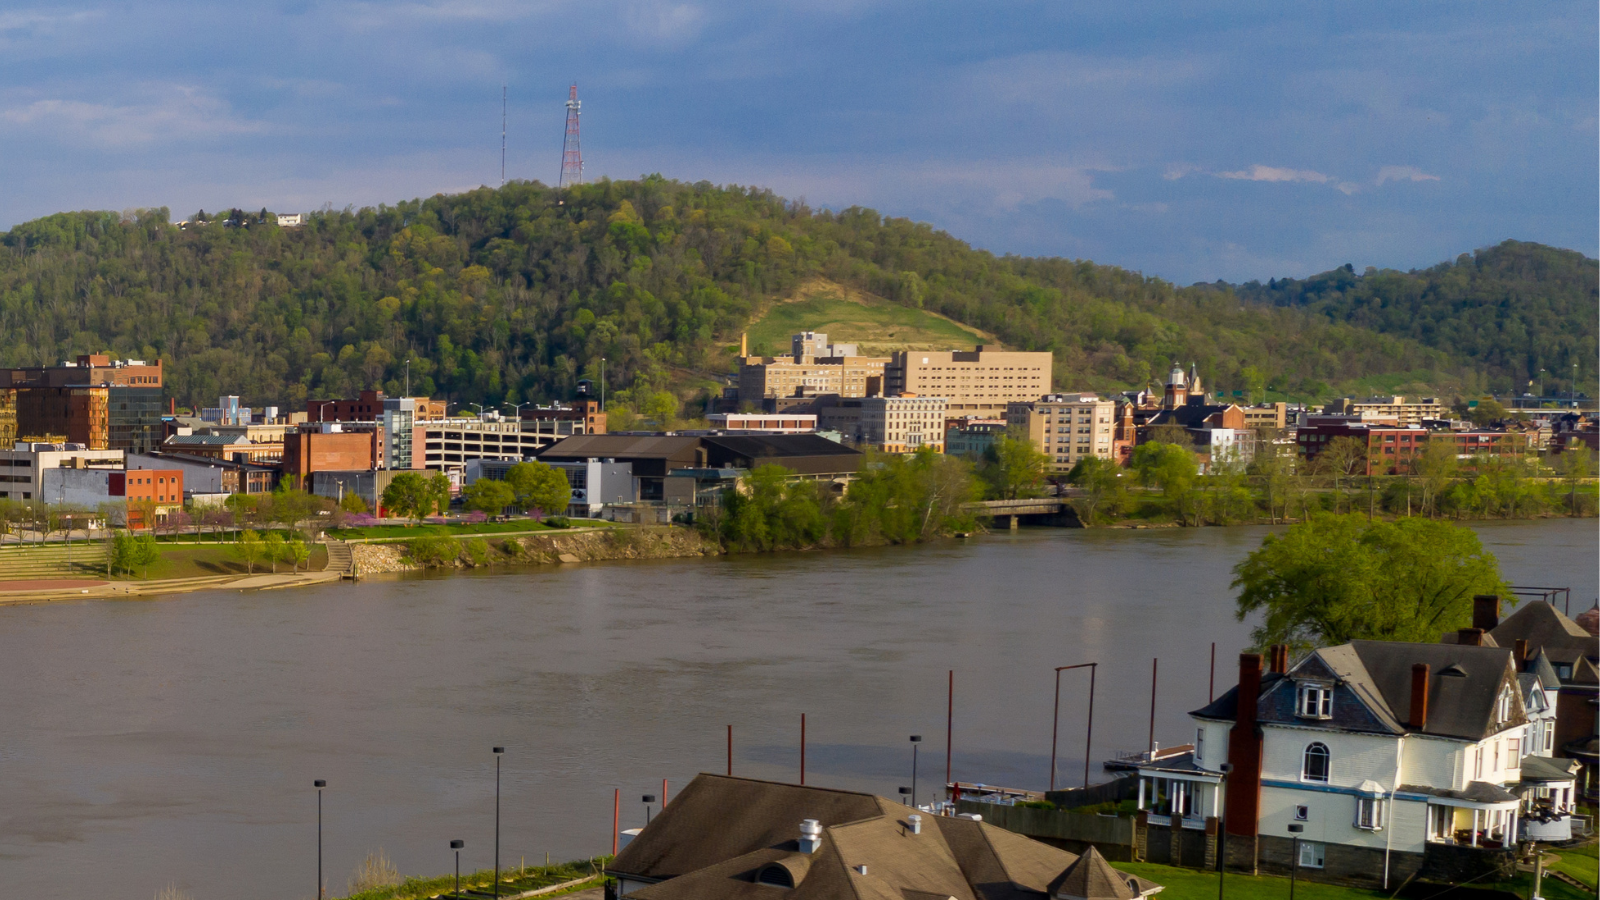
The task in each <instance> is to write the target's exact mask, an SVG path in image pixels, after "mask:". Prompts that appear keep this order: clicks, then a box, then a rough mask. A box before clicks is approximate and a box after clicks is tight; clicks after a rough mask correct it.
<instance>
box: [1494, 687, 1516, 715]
mask: <svg viewBox="0 0 1600 900" xmlns="http://www.w3.org/2000/svg"><path fill="white" fill-rule="evenodd" d="M1513 705H1514V704H1513V703H1512V698H1511V688H1510V687H1506V688H1502V689H1501V691H1500V701H1499V703H1497V704H1496V706H1495V714H1496V716H1497V717H1498V718H1496V719H1495V721H1497V722H1509V721H1511V709H1512V707H1513Z"/></svg>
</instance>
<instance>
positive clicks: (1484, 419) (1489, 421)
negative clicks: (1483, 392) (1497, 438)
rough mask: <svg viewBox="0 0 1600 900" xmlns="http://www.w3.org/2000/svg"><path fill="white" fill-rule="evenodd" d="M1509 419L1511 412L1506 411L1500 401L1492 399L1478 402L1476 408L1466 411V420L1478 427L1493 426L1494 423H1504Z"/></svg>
mask: <svg viewBox="0 0 1600 900" xmlns="http://www.w3.org/2000/svg"><path fill="white" fill-rule="evenodd" d="M1509 418H1511V411H1510V410H1508V409H1506V408H1505V406H1504V405H1503V404H1501V403H1500V401H1498V400H1493V399H1486V400H1479V401H1478V405H1477V406H1474V407H1471V408H1470V409H1468V410H1467V419H1468V420H1470V421H1471V422H1472V424H1474V425H1477V426H1479V427H1482V426H1484V425H1493V424H1494V423H1496V422H1504V421H1505V420H1506V419H1509Z"/></svg>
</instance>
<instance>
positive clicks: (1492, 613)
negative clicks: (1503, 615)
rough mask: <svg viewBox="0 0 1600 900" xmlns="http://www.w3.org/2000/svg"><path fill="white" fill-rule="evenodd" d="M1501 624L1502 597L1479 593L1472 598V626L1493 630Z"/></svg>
mask: <svg viewBox="0 0 1600 900" xmlns="http://www.w3.org/2000/svg"><path fill="white" fill-rule="evenodd" d="M1499 624H1500V598H1499V597H1498V596H1496V595H1494V594H1479V595H1477V596H1476V597H1473V598H1472V627H1473V628H1481V629H1483V630H1484V631H1493V630H1494V629H1495V626H1497V625H1499Z"/></svg>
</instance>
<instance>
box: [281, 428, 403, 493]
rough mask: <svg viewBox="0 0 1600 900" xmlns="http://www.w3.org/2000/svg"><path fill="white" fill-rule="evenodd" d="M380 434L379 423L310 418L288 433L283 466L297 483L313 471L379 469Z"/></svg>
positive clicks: (285, 440)
mask: <svg viewBox="0 0 1600 900" xmlns="http://www.w3.org/2000/svg"><path fill="white" fill-rule="evenodd" d="M363 424H364V423H363ZM380 436H381V432H380V431H379V429H378V427H377V423H372V424H371V425H368V426H367V427H358V426H357V427H353V423H348V422H324V423H320V424H319V423H315V422H308V423H306V424H305V425H301V426H300V427H299V428H297V429H296V430H294V431H292V432H290V433H288V434H286V435H284V438H283V462H282V464H281V465H280V468H281V469H282V471H283V475H284V477H286V478H290V479H293V481H292V483H293V484H297V485H299V484H304V483H305V478H306V476H307V475H310V474H311V473H312V472H326V471H342V472H348V471H363V470H368V469H376V468H378V467H379V464H380V460H382V458H383V455H382V452H381V447H380V442H379V438H380Z"/></svg>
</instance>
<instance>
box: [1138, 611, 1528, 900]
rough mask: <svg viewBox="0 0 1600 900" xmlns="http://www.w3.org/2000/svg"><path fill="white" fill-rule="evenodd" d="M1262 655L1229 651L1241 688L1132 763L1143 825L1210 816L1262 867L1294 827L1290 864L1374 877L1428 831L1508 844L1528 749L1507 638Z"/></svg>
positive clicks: (1402, 861) (1285, 844)
mask: <svg viewBox="0 0 1600 900" xmlns="http://www.w3.org/2000/svg"><path fill="white" fill-rule="evenodd" d="M1272 663H1273V664H1272V666H1271V671H1269V672H1265V673H1263V672H1262V670H1261V669H1262V658H1261V657H1260V656H1258V655H1254V654H1245V655H1243V656H1241V658H1240V682H1239V683H1240V686H1239V687H1236V688H1234V689H1233V690H1230V691H1229V692H1228V693H1226V694H1224V695H1223V696H1222V697H1220V698H1218V699H1217V700H1216V701H1215V702H1213V703H1211V704H1210V705H1208V706H1206V707H1204V708H1203V709H1199V710H1195V711H1194V712H1192V713H1191V714H1190V715H1191V717H1192V718H1193V720H1194V723H1195V742H1194V743H1195V750H1194V752H1193V753H1192V754H1186V755H1185V756H1182V757H1177V758H1174V759H1171V760H1168V761H1164V762H1162V763H1161V764H1159V765H1151V766H1145V767H1141V768H1140V770H1139V775H1140V801H1139V802H1140V808H1141V809H1145V810H1148V811H1149V812H1150V813H1151V815H1150V822H1151V823H1152V824H1157V825H1160V824H1169V823H1170V825H1171V826H1173V827H1182V828H1203V827H1205V824H1206V818H1207V817H1210V816H1217V817H1219V818H1221V819H1222V820H1223V821H1224V823H1225V829H1224V830H1225V831H1226V833H1227V838H1228V842H1229V844H1230V845H1235V844H1244V845H1246V846H1248V847H1252V848H1254V849H1253V854H1254V856H1255V861H1259V863H1260V864H1261V865H1262V866H1263V867H1267V868H1274V869H1278V870H1282V869H1284V868H1287V867H1288V866H1289V864H1290V860H1291V854H1292V848H1293V847H1294V846H1295V844H1294V839H1295V838H1298V852H1299V865H1300V866H1301V867H1303V868H1307V869H1325V870H1327V872H1328V875H1329V876H1331V877H1333V878H1337V879H1340V880H1367V881H1372V882H1375V883H1380V884H1384V885H1390V884H1395V885H1397V884H1399V883H1400V882H1402V881H1404V880H1405V878H1406V877H1408V876H1409V875H1411V874H1412V873H1414V872H1417V871H1419V870H1420V869H1421V868H1422V867H1423V865H1424V858H1425V857H1426V856H1427V855H1428V848H1429V847H1430V845H1458V846H1471V847H1486V848H1498V847H1501V846H1506V845H1509V844H1512V843H1514V842H1515V840H1516V838H1517V823H1518V810H1519V806H1520V805H1521V803H1522V799H1523V798H1522V796H1521V790H1522V786H1521V783H1522V768H1523V757H1524V756H1526V755H1528V754H1529V753H1532V752H1536V748H1535V746H1531V745H1530V736H1529V725H1530V718H1529V713H1528V710H1527V708H1526V701H1525V697H1526V696H1527V694H1526V692H1525V689H1524V685H1523V683H1522V681H1521V680H1520V679H1519V674H1518V672H1517V670H1516V666H1515V664H1514V662H1513V659H1512V653H1511V651H1509V650H1505V649H1498V648H1493V647H1481V646H1467V645H1451V644H1408V643H1389V642H1379V641H1355V642H1352V643H1350V644H1344V645H1341V646H1338V647H1326V648H1323V649H1319V650H1316V651H1314V652H1312V653H1311V654H1310V655H1308V656H1307V657H1305V658H1304V659H1302V660H1301V661H1300V662H1299V663H1298V664H1296V665H1295V666H1294V667H1293V668H1292V669H1291V668H1290V667H1289V665H1288V652H1287V649H1286V648H1281V647H1280V648H1274V653H1273V660H1272ZM1540 690H1541V696H1542V687H1541V689H1540ZM1241 697H1244V698H1253V702H1249V701H1247V702H1243V703H1241V699H1240V698H1241ZM1534 721H1535V722H1538V721H1541V720H1540V719H1537V718H1536V719H1535V720H1534ZM1542 733H1543V732H1542V731H1538V732H1537V734H1539V735H1541V736H1542ZM1536 739H1539V738H1536ZM1538 750H1539V751H1542V744H1541V745H1539V748H1538ZM1544 752H1547V751H1544ZM1225 763H1229V764H1231V771H1230V772H1229V773H1228V774H1227V776H1226V779H1225V780H1224V777H1223V765H1224V764H1225ZM1541 771H1543V770H1542V769H1541ZM1291 826H1294V827H1293V828H1292V829H1291ZM1241 838H1243V839H1244V840H1240V839H1241ZM1238 852H1239V851H1238V848H1237V847H1236V846H1230V848H1229V853H1228V856H1229V859H1230V864H1237V863H1238V861H1239V857H1238V856H1237V855H1236V854H1237V853H1238Z"/></svg>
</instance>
